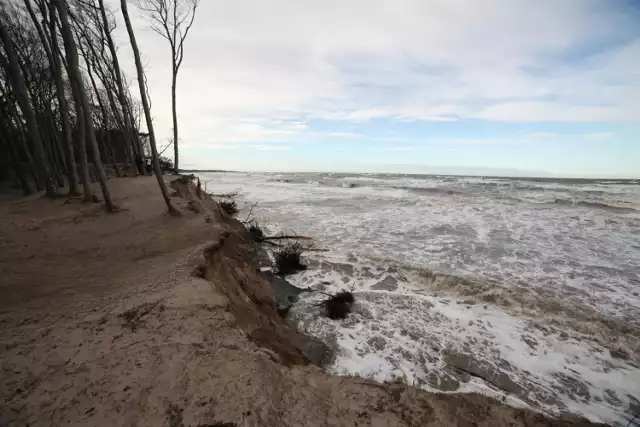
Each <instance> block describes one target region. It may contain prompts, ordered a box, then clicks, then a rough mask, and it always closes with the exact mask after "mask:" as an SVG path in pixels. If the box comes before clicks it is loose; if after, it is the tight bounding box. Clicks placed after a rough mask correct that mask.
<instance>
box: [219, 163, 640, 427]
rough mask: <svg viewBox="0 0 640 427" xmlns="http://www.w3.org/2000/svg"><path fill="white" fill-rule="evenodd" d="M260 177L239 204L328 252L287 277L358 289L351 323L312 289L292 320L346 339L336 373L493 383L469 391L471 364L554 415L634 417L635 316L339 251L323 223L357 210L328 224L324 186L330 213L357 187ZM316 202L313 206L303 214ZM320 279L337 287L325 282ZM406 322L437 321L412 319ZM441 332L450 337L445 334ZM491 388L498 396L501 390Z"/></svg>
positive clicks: (302, 283) (453, 384) (448, 385)
mask: <svg viewBox="0 0 640 427" xmlns="http://www.w3.org/2000/svg"><path fill="white" fill-rule="evenodd" d="M261 178H263V179H264V177H263V176H261V175H257V176H252V177H251V178H250V179H248V182H247V183H246V184H247V187H246V188H244V190H246V191H244V193H245V195H243V196H242V197H240V198H239V199H238V200H239V201H242V202H239V203H240V204H241V205H242V203H246V204H247V206H253V204H254V203H255V202H257V201H260V205H259V206H258V209H257V210H255V211H254V213H255V214H256V215H257V216H258V220H260V216H261V215H266V217H265V218H267V219H268V221H266V223H265V224H266V225H267V228H268V231H269V232H270V233H272V234H273V233H277V232H278V230H290V229H291V227H293V229H294V230H296V231H297V232H300V233H302V234H309V235H312V236H314V237H315V236H317V237H319V238H320V242H321V243H322V244H323V246H326V249H328V252H321V253H315V252H314V253H311V254H309V255H310V257H311V265H310V268H309V270H307V271H305V272H302V273H299V274H298V275H294V276H292V277H291V283H293V284H294V285H296V286H299V287H303V288H309V287H311V288H312V289H316V290H322V291H328V292H337V291H339V290H341V288H343V287H345V286H346V287H349V286H354V284H355V286H356V287H355V292H361V296H362V298H363V304H362V307H361V309H360V310H356V316H357V320H353V321H351V320H347V321H345V322H342V321H340V322H331V321H324V320H322V319H321V317H320V316H319V313H318V310H317V308H315V307H314V306H315V304H316V303H317V302H318V301H317V300H315V299H313V298H311V295H312V294H304V295H301V296H302V297H303V300H304V301H302V303H300V307H299V309H300V311H301V312H302V316H296V319H295V321H294V322H293V323H294V324H297V325H298V326H300V325H301V326H302V329H303V330H305V331H307V332H310V333H311V334H312V335H313V336H316V337H318V338H321V339H323V340H325V341H326V342H329V343H331V345H332V346H333V345H334V343H335V341H336V340H339V342H340V345H335V346H336V347H337V348H339V349H340V351H341V352H343V355H342V357H341V358H340V360H339V361H338V362H337V363H336V364H334V365H333V366H330V367H329V371H330V372H332V373H338V374H343V375H361V376H364V377H367V378H375V379H376V380H378V381H391V382H392V381H396V380H399V381H403V380H404V381H405V382H407V381H406V380H405V379H406V378H408V379H409V381H408V383H410V384H418V385H420V384H422V385H423V387H424V388H425V389H427V390H432V391H433V390H439V391H442V390H447V391H469V390H475V391H479V392H483V393H484V392H485V390H487V387H486V385H485V384H477V383H475V384H474V382H473V381H472V382H471V384H472V385H473V387H469V384H470V383H468V382H467V381H468V379H467V378H468V375H466V374H465V375H460V374H459V373H457V371H459V370H460V365H461V364H463V365H464V366H462V369H463V370H466V371H471V374H469V375H470V376H471V377H476V376H477V377H479V378H480V379H481V381H483V382H485V383H487V384H488V385H489V387H494V388H495V387H496V386H495V382H496V381H497V382H498V385H499V386H500V387H497V388H498V389H502V390H504V389H506V390H509V392H507V393H506V394H508V395H515V396H519V397H521V398H522V399H523V401H525V402H528V404H529V405H530V406H533V407H537V408H540V407H542V408H544V410H546V411H552V412H553V413H556V414H557V413H563V412H574V413H581V414H583V415H587V416H589V417H590V418H592V419H594V420H602V421H608V422H614V423H615V422H616V421H615V420H620V422H623V421H624V420H625V419H627V420H628V418H630V417H632V416H633V414H634V413H635V409H634V408H637V407H638V406H637V405H638V403H637V401H636V400H635V396H636V395H637V393H636V392H635V391H633V390H634V388H635V386H634V384H635V381H634V380H633V379H632V378H635V376H637V372H638V371H637V359H636V358H637V353H635V352H634V351H633V350H631V349H633V348H636V347H637V345H638V341H637V339H636V338H635V337H636V336H637V332H634V330H633V329H629V328H632V327H633V325H634V323H633V322H631V323H629V324H625V323H624V321H623V320H618V321H614V320H612V319H611V318H610V317H609V316H607V315H606V314H603V313H599V312H597V311H594V309H593V308H591V306H585V305H580V304H577V303H576V301H575V300H573V299H571V298H570V295H569V296H567V298H559V295H556V294H554V293H549V292H544V290H543V289H538V288H531V287H527V286H525V285H519V286H516V287H510V286H504V285H503V286H498V283H493V282H491V281H486V280H485V281H483V280H479V279H478V278H476V279H473V278H471V279H469V278H465V277H469V276H464V277H458V276H455V275H451V274H434V273H433V272H432V271H429V270H424V269H420V268H418V267H415V265H409V266H407V265H402V264H399V263H398V262H397V261H394V260H392V259H387V258H385V259H379V258H378V257H375V258H366V257H361V256H359V255H358V256H354V255H353V253H352V252H350V251H348V250H347V251H346V252H345V249H349V245H346V244H342V243H341V242H335V243H337V245H336V247H333V245H332V242H333V241H334V240H335V236H336V235H338V234H339V233H337V232H335V231H334V232H333V235H330V236H329V235H328V234H325V233H324V232H323V227H336V225H338V224H340V221H341V219H342V218H340V217H339V215H340V214H341V213H344V212H347V215H348V214H349V212H350V211H349V210H347V209H346V208H345V209H344V210H342V211H340V208H335V213H336V216H332V217H330V218H328V219H327V220H326V221H325V220H324V218H323V215H324V212H325V211H326V209H322V208H321V207H322V206H323V205H322V204H320V201H321V199H322V197H324V194H325V193H324V191H327V194H328V196H326V197H335V198H332V199H330V203H329V204H328V206H330V207H331V209H332V212H333V211H334V208H333V206H336V207H338V206H350V205H349V203H350V202H349V200H348V199H349V197H356V196H349V195H350V194H354V193H353V192H352V191H355V190H353V189H351V188H344V187H342V188H340V187H341V186H340V182H333V181H332V183H331V184H332V187H329V189H328V190H324V189H323V186H322V185H320V186H318V185H313V183H309V184H308V185H304V186H301V185H300V184H298V180H304V179H306V178H305V177H294V184H292V185H291V184H289V183H287V182H281V181H278V180H275V179H274V181H266V182H265V183H264V184H265V186H264V187H261V186H260V185H261V184H259V183H258V182H254V181H256V180H260V179H261ZM242 182H243V180H241V179H226V180H223V179H221V178H213V180H212V181H209V183H208V184H209V185H210V186H211V185H213V186H216V184H217V186H216V187H215V188H216V190H218V192H220V191H231V189H234V190H238V189H239V188H242V185H241V184H242ZM289 185H290V186H289ZM211 188H214V187H211ZM296 189H297V190H296ZM305 190H306V191H313V193H312V194H313V197H309V199H307V198H306V197H305V198H301V199H296V198H295V197H296V194H297V193H296V192H304V191H305ZM271 192H275V194H278V196H276V199H275V201H271V199H270V198H269V195H268V194H270V193H271ZM260 196H262V197H260ZM340 197H346V198H347V199H346V200H342V199H341V198H340ZM452 197H453V196H452ZM431 198H433V199H435V200H436V201H437V200H439V199H438V198H435V197H433V196H431ZM341 200H342V202H341ZM359 200H360V199H359ZM284 206H287V207H286V208H284ZM309 206H311V207H313V212H310V213H311V216H310V217H307V218H306V219H305V215H304V213H305V212H307V211H308V210H309ZM283 210H284V213H281V211H283ZM294 217H296V218H301V219H296V218H294ZM292 218H294V219H293V220H292V222H289V221H288V220H291V219H292ZM259 222H260V221H259ZM265 224H262V223H261V225H265ZM307 226H308V227H309V228H307ZM328 232H329V233H330V231H328ZM354 233H356V232H355V231H354ZM323 237H324V238H323ZM361 237H362V233H359V234H357V233H356V235H354V236H353V239H355V240H358V238H361ZM376 242H377V243H379V239H378V240H376ZM369 246H371V245H369ZM369 246H368V247H369ZM383 247H384V245H383ZM391 270H393V271H391ZM403 276H404V278H403ZM410 276H411V277H410ZM416 276H417V277H416ZM322 282H327V283H331V286H329V287H328V288H324V287H319V286H320V285H321V284H322ZM349 289H353V288H349ZM387 294H388V295H389V296H393V299H391V300H390V299H389V297H387V296H385V295H387ZM405 294H406V297H405V298H408V301H413V302H411V303H410V304H420V305H419V306H422V305H424V307H423V308H422V309H421V311H418V310H416V309H413V308H412V309H409V308H408V307H407V304H406V303H405V302H403V301H402V300H401V299H398V297H399V296H400V295H405ZM356 296H358V295H357V294H356ZM396 299H397V301H396ZM295 312H296V309H295V307H294V309H293V310H292V313H293V314H294V315H296V313H295ZM311 313H313V314H311ZM371 313H375V315H373V316H372V314H371ZM398 313H402V314H398ZM424 313H432V314H426V315H425V314H424ZM434 316H435V317H434ZM404 318H408V319H416V320H420V319H422V318H425V319H430V320H429V321H426V322H422V321H419V322H416V321H414V322H408V321H404ZM385 319H387V320H385ZM467 322H469V326H466V324H467ZM411 323H413V324H411ZM472 324H473V325H472ZM394 325H395V326H394ZM398 325H402V326H398ZM620 328H624V329H622V330H624V331H627V333H626V335H622V336H620V330H621V329H620ZM401 329H404V330H406V331H408V332H409V333H408V334H407V335H406V336H407V337H414V338H411V340H406V339H405V337H402V336H397V335H394V331H399V330H401ZM445 331H449V332H450V333H452V334H453V335H452V336H448V335H447V334H446V333H444V332H445ZM634 334H635V335H634ZM430 343H431V344H433V343H435V344H437V346H436V349H435V350H429V349H430V345H431V344H430ZM483 343H485V344H483ZM451 347H452V349H451ZM445 350H447V351H446V352H445ZM450 350H453V352H451V351H450ZM445 353H448V354H445ZM547 353H549V354H547ZM451 356H453V357H451ZM514 357H515V359H514ZM505 359H506V360H505ZM552 362H553V363H552ZM398 366H400V367H401V369H398ZM634 366H635V367H636V368H635V369H634ZM452 368H453V369H452ZM452 371H453V372H452ZM434 373H435V374H434ZM441 373H442V374H441ZM443 377H444V378H443ZM477 377H476V378H477ZM394 378H395V379H394ZM495 378H498V379H497V380H496V379H495ZM625 378H626V379H625ZM492 382H493V383H494V384H493V385H492ZM514 382H515V384H514ZM489 391H490V392H491V393H492V394H494V395H495V394H496V392H495V390H494V391H491V390H489ZM502 394H503V395H504V394H505V393H502Z"/></svg>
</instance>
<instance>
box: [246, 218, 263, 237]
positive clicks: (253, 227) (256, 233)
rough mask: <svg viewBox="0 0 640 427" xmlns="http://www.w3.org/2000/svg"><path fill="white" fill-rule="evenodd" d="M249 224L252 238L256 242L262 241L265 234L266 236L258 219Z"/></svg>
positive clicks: (248, 228)
mask: <svg viewBox="0 0 640 427" xmlns="http://www.w3.org/2000/svg"><path fill="white" fill-rule="evenodd" d="M248 225H249V227H247V230H248V231H249V234H250V235H251V239H252V240H253V241H255V242H260V241H262V239H263V238H264V237H265V236H264V232H263V231H262V228H260V226H259V225H258V221H255V220H253V221H252V222H250V223H249V224H248Z"/></svg>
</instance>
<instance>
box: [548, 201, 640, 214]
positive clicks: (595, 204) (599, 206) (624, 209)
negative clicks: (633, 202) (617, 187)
mask: <svg viewBox="0 0 640 427" xmlns="http://www.w3.org/2000/svg"><path fill="white" fill-rule="evenodd" d="M551 204H554V205H561V206H581V207H584V208H592V209H602V210H607V211H612V212H620V213H624V212H636V209H633V208H628V207H624V206H614V205H608V204H606V203H601V202H588V201H585V200H580V201H577V202H575V201H572V200H567V199H555V200H554V201H553V202H551Z"/></svg>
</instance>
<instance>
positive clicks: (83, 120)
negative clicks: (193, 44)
mask: <svg viewBox="0 0 640 427" xmlns="http://www.w3.org/2000/svg"><path fill="white" fill-rule="evenodd" d="M133 6H134V10H135V11H136V12H137V13H141V14H143V15H144V16H145V17H146V18H148V19H147V20H148V22H149V24H150V27H151V29H153V30H154V31H155V32H156V33H157V34H159V35H160V36H162V37H163V38H164V39H166V41H168V45H169V47H170V50H171V65H172V84H171V91H172V101H173V103H172V104H173V117H174V122H173V125H174V130H173V138H172V141H171V143H172V145H173V148H174V161H175V162H174V161H172V160H170V159H167V158H165V157H161V153H159V152H158V144H157V141H156V135H155V132H154V128H153V120H152V113H151V102H150V99H149V93H148V87H147V85H146V78H145V73H144V67H143V63H142V59H141V54H140V50H139V47H138V44H137V42H136V36H135V30H134V28H133V26H132V23H131V21H132V20H131V17H130V10H129V7H128V4H127V1H126V0H120V10H114V9H113V8H112V7H110V5H109V4H105V0H14V1H8V0H0V153H1V154H0V182H2V183H3V184H7V185H8V186H11V187H13V188H17V189H20V190H21V191H22V193H23V194H24V195H25V196H27V195H30V194H33V193H34V192H40V191H43V192H44V194H45V196H46V197H50V198H58V197H67V198H81V199H82V201H83V202H87V203H99V202H102V203H104V206H105V209H106V210H107V211H109V212H115V211H117V210H118V206H117V205H116V204H115V203H114V201H113V197H112V195H111V193H110V190H109V185H108V180H109V179H113V178H117V177H120V176H138V175H146V174H149V173H154V174H155V175H156V177H157V181H158V186H159V188H160V191H161V192H162V195H163V197H164V200H165V202H166V205H167V208H168V211H169V213H171V214H173V215H179V212H178V210H177V209H176V208H175V207H174V206H173V205H172V203H171V200H170V198H169V195H168V192H167V188H166V184H165V182H164V178H163V174H164V173H167V172H174V173H177V172H178V123H177V114H176V95H175V94H176V83H177V74H178V69H179V67H180V64H181V63H182V59H183V55H184V51H183V43H184V40H185V39H186V36H187V33H188V31H189V29H190V28H191V26H192V25H193V22H194V18H195V12H196V7H197V0H138V1H136V2H135V3H134V4H133ZM122 21H123V22H124V23H125V27H126V30H127V34H128V37H129V41H130V47H129V46H126V48H125V47H124V46H117V45H116V44H115V42H114V30H115V29H116V26H117V25H118V22H122ZM122 55H133V58H134V60H135V65H136V76H134V77H133V78H132V77H131V76H127V75H126V74H125V72H124V71H123V69H122V67H121V65H120V58H119V56H122ZM166 148H168V146H167V147H165V149H166ZM96 182H98V183H99V188H100V193H101V194H100V195H98V194H94V188H96V187H95V186H92V184H93V183H96Z"/></svg>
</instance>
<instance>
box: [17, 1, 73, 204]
mask: <svg viewBox="0 0 640 427" xmlns="http://www.w3.org/2000/svg"><path fill="white" fill-rule="evenodd" d="M24 3H25V6H26V7H27V11H28V12H29V16H30V17H31V21H32V22H33V25H34V26H35V28H36V30H37V31H38V36H39V37H40V41H41V43H42V45H43V47H44V48H45V50H46V52H47V57H48V59H49V62H50V64H51V68H52V73H53V75H54V79H55V84H56V96H57V101H58V106H59V109H60V124H61V127H62V138H63V150H64V156H65V163H66V171H67V180H68V182H69V195H70V196H76V195H79V194H80V192H79V191H78V176H77V174H76V159H75V154H74V152H73V141H72V138H71V127H70V125H69V107H68V105H67V100H66V98H65V94H64V81H63V78H62V66H61V64H60V57H59V54H60V50H59V49H58V36H57V34H56V26H55V25H56V21H55V11H54V10H53V5H51V8H50V9H49V10H50V14H51V15H52V16H51V17H50V19H49V31H50V34H49V38H47V35H46V34H45V32H44V29H43V28H42V27H41V26H40V22H39V21H38V18H37V17H36V14H35V12H34V11H33V8H32V7H31V0H24ZM45 13H46V9H44V8H42V14H43V18H45V21H46V16H45ZM49 40H50V45H49Z"/></svg>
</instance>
